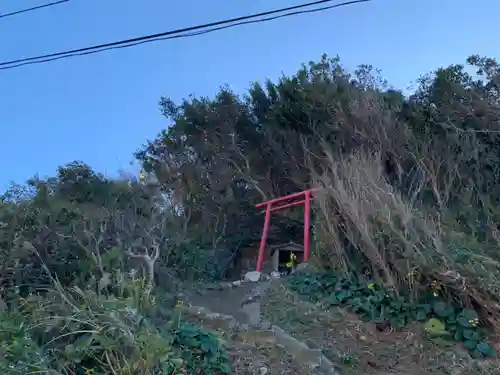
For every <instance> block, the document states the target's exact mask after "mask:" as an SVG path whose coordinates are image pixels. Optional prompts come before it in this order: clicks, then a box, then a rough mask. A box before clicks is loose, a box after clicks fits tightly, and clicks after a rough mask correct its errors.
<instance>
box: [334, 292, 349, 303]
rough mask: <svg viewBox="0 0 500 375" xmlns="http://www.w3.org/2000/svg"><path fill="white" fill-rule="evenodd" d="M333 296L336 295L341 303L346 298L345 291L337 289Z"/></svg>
mask: <svg viewBox="0 0 500 375" xmlns="http://www.w3.org/2000/svg"><path fill="white" fill-rule="evenodd" d="M335 296H336V297H337V299H338V300H339V302H340V303H343V302H345V300H346V299H347V293H346V292H345V291H343V290H342V291H339V292H337V293H336V294H335Z"/></svg>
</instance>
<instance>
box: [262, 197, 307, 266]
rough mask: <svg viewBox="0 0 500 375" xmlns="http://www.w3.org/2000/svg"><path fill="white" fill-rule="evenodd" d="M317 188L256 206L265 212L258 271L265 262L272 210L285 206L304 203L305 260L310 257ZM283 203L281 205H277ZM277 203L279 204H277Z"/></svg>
mask: <svg viewBox="0 0 500 375" xmlns="http://www.w3.org/2000/svg"><path fill="white" fill-rule="evenodd" d="M315 190H316V189H309V190H304V191H301V192H299V193H294V194H290V195H287V196H284V197H280V198H276V199H272V200H269V201H266V202H262V203H259V204H258V205H256V206H255V208H263V207H265V209H264V210H262V211H261V212H260V213H265V214H266V215H265V217H264V228H263V229H262V237H261V238H260V246H259V256H258V258H257V268H256V271H258V272H261V270H262V263H264V251H265V249H266V244H267V235H268V232H269V224H270V222H271V212H276V211H281V210H283V209H285V208H289V207H295V206H301V205H304V262H307V261H308V260H309V257H310V255H311V254H310V252H311V250H310V242H311V231H310V228H311V198H312V192H313V191H315ZM299 198H303V199H301V200H299V201H295V202H291V203H286V202H289V201H292V200H296V199H299ZM279 203H283V204H281V205H277V204H279ZM276 205H277V206H276ZM273 206H275V207H273Z"/></svg>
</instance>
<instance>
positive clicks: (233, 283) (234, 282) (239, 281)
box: [232, 280, 243, 286]
mask: <svg viewBox="0 0 500 375" xmlns="http://www.w3.org/2000/svg"><path fill="white" fill-rule="evenodd" d="M241 284H243V280H236V281H233V282H232V285H233V286H241Z"/></svg>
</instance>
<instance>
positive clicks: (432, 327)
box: [424, 318, 448, 336]
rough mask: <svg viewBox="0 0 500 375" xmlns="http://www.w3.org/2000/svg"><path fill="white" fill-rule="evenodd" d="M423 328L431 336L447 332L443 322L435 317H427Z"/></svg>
mask: <svg viewBox="0 0 500 375" xmlns="http://www.w3.org/2000/svg"><path fill="white" fill-rule="evenodd" d="M424 330H425V331H426V332H427V333H429V334H431V335H433V336H442V335H445V334H448V332H447V331H446V327H445V325H444V324H443V322H441V321H440V320H439V319H436V318H431V319H429V320H428V321H427V323H425V325H424Z"/></svg>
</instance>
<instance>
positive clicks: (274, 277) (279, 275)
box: [270, 271, 281, 280]
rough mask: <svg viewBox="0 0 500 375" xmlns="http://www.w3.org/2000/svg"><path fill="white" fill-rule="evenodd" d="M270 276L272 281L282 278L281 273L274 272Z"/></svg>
mask: <svg viewBox="0 0 500 375" xmlns="http://www.w3.org/2000/svg"><path fill="white" fill-rule="evenodd" d="M270 276H271V280H276V279H279V278H280V277H281V273H279V272H276V271H273V272H271V274H270Z"/></svg>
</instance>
